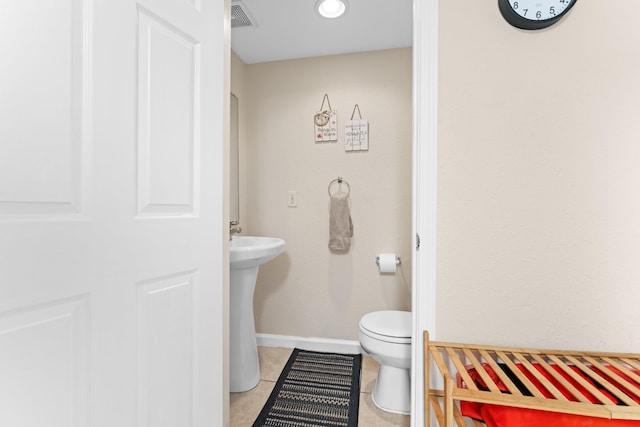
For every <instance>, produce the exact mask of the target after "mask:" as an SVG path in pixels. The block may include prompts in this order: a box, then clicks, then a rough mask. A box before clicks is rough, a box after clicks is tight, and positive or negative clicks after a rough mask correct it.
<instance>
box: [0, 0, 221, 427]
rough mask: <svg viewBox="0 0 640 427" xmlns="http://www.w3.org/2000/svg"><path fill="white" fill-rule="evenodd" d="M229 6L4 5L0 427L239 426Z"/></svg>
mask: <svg viewBox="0 0 640 427" xmlns="http://www.w3.org/2000/svg"><path fill="white" fill-rule="evenodd" d="M224 12H225V11H224V2H218V1H209V0H204V1H203V0H140V1H135V0H55V1H51V0H35V1H2V2H1V3H0V425H1V426H12V427H32V426H33V427H44V426H46V427H86V426H104V427H107V426H108V427H114V426H118V427H129V426H140V427H142V426H145V427H165V426H166V427H178V426H180V427H183V426H184V427H187V426H196V427H200V426H202V427H204V426H207V427H213V426H220V425H222V420H223V413H224V412H225V408H224V404H223V402H225V400H226V399H225V397H224V394H223V360H224V357H223V324H224V320H223V313H224V310H223V309H224V296H225V292H223V289H224V285H223V282H224V280H225V277H226V273H224V271H225V268H223V266H224V265H225V263H224V261H225V260H226V257H225V256H224V255H223V253H224V250H223V249H224V238H223V235H224V231H223V226H222V224H223V219H224V218H223V216H224V214H223V207H222V206H220V200H222V195H223V184H222V183H223V178H222V176H223V175H222V165H223V158H224V155H223V152H224V150H223V148H222V147H223V139H224V138H223V128H224V125H223V123H224V121H223V117H224V115H225V114H226V113H225V111H224V110H223V105H224V104H223V103H222V102H221V101H220V100H222V99H228V98H227V97H226V96H225V87H226V88H228V82H226V79H227V76H226V73H225V72H224V71H223V70H224V66H225V61H224V54H225V51H226V48H225V42H224V41H223V39H222V37H221V35H222V34H223V28H222V27H223V23H224Z"/></svg>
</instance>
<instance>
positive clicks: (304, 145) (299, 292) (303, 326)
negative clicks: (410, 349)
mask: <svg viewBox="0 0 640 427" xmlns="http://www.w3.org/2000/svg"><path fill="white" fill-rule="evenodd" d="M232 66H233V72H232V74H233V76H234V78H233V79H234V80H232V89H233V88H235V89H234V93H236V94H237V95H238V97H239V99H240V105H241V112H240V114H241V118H240V120H241V132H240V133H241V136H240V138H241V142H242V141H243V142H242V143H243V144H244V146H243V150H242V151H241V154H240V156H241V158H243V161H244V162H245V163H244V164H243V165H242V168H243V171H242V176H243V178H244V179H243V183H242V184H241V191H242V193H243V194H242V197H243V202H242V203H243V204H242V205H241V223H242V226H243V229H244V232H243V234H252V235H266V236H277V237H282V238H284V239H285V241H286V252H285V253H284V254H283V255H282V256H280V257H279V258H277V259H276V260H274V261H272V262H270V263H268V264H265V265H264V266H263V267H261V269H260V274H259V277H258V283H257V288H256V292H255V298H254V311H255V316H256V329H257V331H258V332H261V333H268V334H280V335H294V336H303V337H321V338H334V339H350V340H356V339H357V336H358V321H359V319H360V317H361V316H362V315H363V314H365V313H367V312H370V311H374V310H382V309H403V310H409V309H410V288H411V263H410V261H411V50H410V49H394V50H386V51H378V52H368V53H361V54H353V55H339V56H330V57H321V58H311V59H301V60H293V61H279V62H272V63H263V64H254V65H244V64H242V63H241V62H239V59H238V58H237V57H235V58H234V62H233V65H232ZM325 93H327V94H328V95H329V98H330V101H331V106H332V107H333V109H335V110H337V111H338V132H339V141H338V142H337V143H315V142H314V129H313V115H314V114H315V112H316V111H317V110H318V109H319V108H320V104H321V102H322V98H323V96H324V94H325ZM355 104H358V105H359V107H360V110H361V112H362V116H363V118H366V119H368V120H369V126H370V130H369V132H370V137H369V144H370V149H369V151H368V152H352V153H346V152H345V151H344V125H345V121H346V120H349V119H350V118H351V113H352V110H353V107H354V105H355ZM242 108H244V110H242ZM338 176H342V177H344V179H345V180H346V181H348V182H349V184H350V186H351V203H352V211H351V214H352V218H353V223H354V229H355V236H354V239H353V242H352V246H351V249H350V251H349V252H348V253H346V254H344V253H332V252H331V251H330V250H329V249H328V247H327V243H328V228H329V213H328V203H329V195H328V193H327V186H328V184H329V182H330V181H331V180H333V179H334V178H336V177H338ZM289 190H293V191H297V193H298V207H297V208H290V207H287V191H289ZM385 252H395V253H397V254H398V255H399V256H401V257H402V260H403V263H402V265H401V267H400V268H399V270H398V273H397V274H396V275H384V276H383V275H380V273H379V271H378V268H377V266H376V264H375V256H376V255H377V254H379V253H385Z"/></svg>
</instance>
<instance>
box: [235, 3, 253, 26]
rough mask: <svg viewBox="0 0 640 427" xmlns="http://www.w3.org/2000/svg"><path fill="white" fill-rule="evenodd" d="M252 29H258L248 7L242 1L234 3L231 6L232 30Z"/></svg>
mask: <svg viewBox="0 0 640 427" xmlns="http://www.w3.org/2000/svg"><path fill="white" fill-rule="evenodd" d="M251 27H257V25H256V21H255V20H254V19H253V17H252V16H251V13H250V12H249V10H248V9H247V6H245V4H244V3H242V2H241V1H234V2H233V3H232V4H231V28H251Z"/></svg>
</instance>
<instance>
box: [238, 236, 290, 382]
mask: <svg viewBox="0 0 640 427" xmlns="http://www.w3.org/2000/svg"><path fill="white" fill-rule="evenodd" d="M283 251H284V240H282V239H279V238H277V237H255V236H234V237H233V238H232V239H231V242H229V261H230V264H231V265H230V267H231V270H230V285H229V287H230V288H231V289H230V295H229V300H230V305H231V315H230V328H229V329H230V347H231V349H230V353H231V357H230V360H229V367H230V371H229V390H230V391H232V392H242V391H247V390H251V389H252V388H254V387H255V386H256V385H257V384H258V382H260V364H259V362H258V345H257V341H256V326H255V319H254V317H253V293H254V291H255V288H256V279H257V278H258V271H259V270H260V266H261V265H262V264H264V263H266V262H269V261H271V260H272V259H274V258H275V257H277V256H278V255H280V254H281V253H282V252H283Z"/></svg>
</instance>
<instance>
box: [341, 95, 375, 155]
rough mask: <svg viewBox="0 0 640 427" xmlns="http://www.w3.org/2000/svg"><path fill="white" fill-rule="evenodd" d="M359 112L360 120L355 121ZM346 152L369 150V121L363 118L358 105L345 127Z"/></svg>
mask: <svg viewBox="0 0 640 427" xmlns="http://www.w3.org/2000/svg"><path fill="white" fill-rule="evenodd" d="M356 110H358V117H360V118H359V119H354V118H353V117H354V115H355V113H356ZM344 135H345V141H344V151H367V150H368V149H369V121H368V120H367V119H363V118H362V114H360V107H358V104H356V106H355V107H353V112H352V113H351V120H347V124H346V127H345V132H344Z"/></svg>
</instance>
